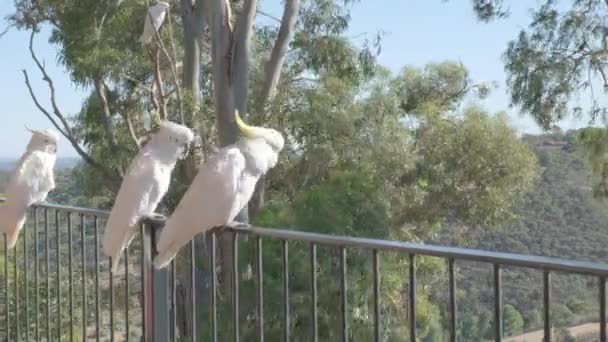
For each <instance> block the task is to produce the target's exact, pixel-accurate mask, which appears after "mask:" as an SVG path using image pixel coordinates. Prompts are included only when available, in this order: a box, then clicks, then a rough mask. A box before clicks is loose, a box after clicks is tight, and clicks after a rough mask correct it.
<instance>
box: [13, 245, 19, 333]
mask: <svg viewBox="0 0 608 342" xmlns="http://www.w3.org/2000/svg"><path fill="white" fill-rule="evenodd" d="M18 247H19V244H15V247H13V258H14V259H15V261H14V262H13V266H14V267H13V268H14V275H15V278H14V279H13V285H14V286H15V340H16V341H19V337H20V336H19V273H18V271H17V268H18V267H17V265H18V264H19V261H18V260H19V254H18V253H17V250H18V249H19V248H18Z"/></svg>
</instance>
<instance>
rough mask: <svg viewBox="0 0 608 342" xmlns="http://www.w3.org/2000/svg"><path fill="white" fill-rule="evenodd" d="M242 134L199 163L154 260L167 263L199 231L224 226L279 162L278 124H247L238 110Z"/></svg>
mask: <svg viewBox="0 0 608 342" xmlns="http://www.w3.org/2000/svg"><path fill="white" fill-rule="evenodd" d="M235 119H236V123H237V125H238V127H239V129H240V131H241V133H242V137H241V138H240V139H239V140H238V141H237V142H236V143H235V144H233V145H230V146H226V147H224V148H222V149H221V150H220V151H219V152H218V153H217V154H215V155H214V156H212V157H211V158H209V160H207V161H206V162H205V163H203V165H201V167H200V169H199V171H198V174H197V175H196V177H195V178H194V180H193V182H192V185H190V187H189V188H188V190H187V191H186V193H185V194H184V197H183V198H182V199H181V201H180V202H179V204H178V205H177V208H175V211H174V212H173V214H172V215H171V217H169V218H168V219H167V222H166V223H165V227H164V228H163V230H162V232H161V234H160V237H159V238H158V241H157V245H156V250H157V252H158V255H157V256H156V257H155V258H154V266H155V267H156V268H162V267H165V266H167V265H168V264H169V263H170V262H171V260H172V259H173V258H174V257H175V254H176V253H177V252H178V251H179V249H180V248H181V247H182V246H184V245H185V244H187V243H188V242H189V241H190V240H192V239H193V238H194V236H195V235H197V234H198V233H204V232H206V231H208V230H210V229H212V228H214V227H219V226H224V225H227V224H229V223H230V222H232V221H233V220H234V218H235V217H236V215H237V214H238V213H239V212H240V211H241V209H243V208H244V207H245V205H246V204H247V203H248V202H249V200H250V198H251V195H252V194H253V190H254V188H255V185H256V183H257V181H258V179H259V178H260V176H262V175H263V174H265V173H266V172H267V171H268V170H269V169H270V168H272V167H274V166H275V165H276V163H277V160H278V156H279V152H280V151H281V150H282V149H283V145H284V140H283V136H282V135H281V133H279V132H278V131H276V130H274V129H269V128H263V127H251V126H248V125H246V124H245V123H244V122H243V121H242V120H241V118H240V116H239V113H238V112H235Z"/></svg>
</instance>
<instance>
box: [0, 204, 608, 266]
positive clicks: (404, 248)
mask: <svg viewBox="0 0 608 342" xmlns="http://www.w3.org/2000/svg"><path fill="white" fill-rule="evenodd" d="M1 201H2V200H1V199H0V202H1ZM36 206H37V207H38V208H46V209H56V210H63V211H70V212H74V213H78V214H85V215H95V216H97V217H100V218H105V217H107V216H108V214H109V212H108V211H105V210H98V209H91V208H80V207H72V206H64V205H58V204H51V203H41V204H37V205H36ZM148 222H149V223H152V224H159V225H162V224H163V222H164V218H163V216H162V215H159V216H158V217H156V218H152V219H149V220H148ZM227 229H229V230H232V231H235V232H239V233H245V234H253V235H259V236H265V237H271V238H276V239H282V240H297V241H305V242H311V243H317V244H320V245H333V246H344V247H352V248H363V249H376V250H379V251H393V252H399V253H403V254H416V255H426V256H435V257H441V258H447V259H454V260H465V261H476V262H484V263H492V264H500V265H505V266H516V267H526V268H534V269H541V270H546V271H558V272H568V273H579V274H586V275H595V276H601V277H608V264H602V263H595V262H587V261H574V260H565V259H559V258H550V257H542V256H535V255H524V254H515V253H500V252H490V251H483V250H476V249H467V248H458V247H445V246H436V245H425V244H419V243H409V242H403V241H390V240H380V239H368V238H358V237H351V236H339V235H328V234H318V233H311V232H304V231H297V230H291V229H273V228H262V227H255V226H250V225H245V224H240V225H235V226H232V227H228V228H227Z"/></svg>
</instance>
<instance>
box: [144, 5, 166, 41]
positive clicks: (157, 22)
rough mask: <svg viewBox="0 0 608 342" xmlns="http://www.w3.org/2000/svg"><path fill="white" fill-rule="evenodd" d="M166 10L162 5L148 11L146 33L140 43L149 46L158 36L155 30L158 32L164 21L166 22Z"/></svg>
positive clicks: (145, 25)
mask: <svg viewBox="0 0 608 342" xmlns="http://www.w3.org/2000/svg"><path fill="white" fill-rule="evenodd" d="M165 15H166V10H165V8H164V7H162V6H160V5H158V4H157V5H155V6H152V7H150V8H149V9H148V11H146V19H145V21H144V32H143V33H142V35H141V37H140V38H139V41H140V42H141V43H142V44H148V43H150V42H151V41H152V39H153V38H154V35H155V34H156V33H155V32H154V30H155V29H156V31H158V30H159V29H160V26H161V25H162V23H163V21H164V20H165Z"/></svg>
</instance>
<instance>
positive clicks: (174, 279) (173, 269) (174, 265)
mask: <svg viewBox="0 0 608 342" xmlns="http://www.w3.org/2000/svg"><path fill="white" fill-rule="evenodd" d="M176 285H177V263H176V262H175V258H174V259H173V260H171V288H170V291H171V322H170V323H171V335H170V336H171V341H175V340H176V339H177V294H176V292H175V291H176V290H177V286H176Z"/></svg>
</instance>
